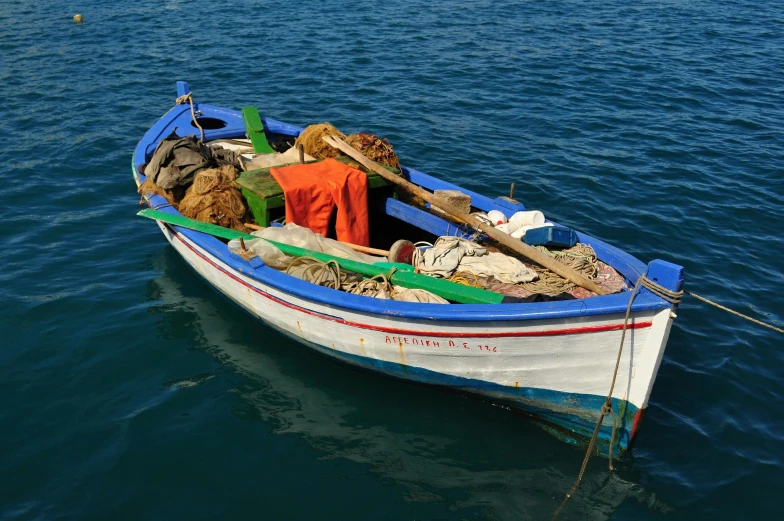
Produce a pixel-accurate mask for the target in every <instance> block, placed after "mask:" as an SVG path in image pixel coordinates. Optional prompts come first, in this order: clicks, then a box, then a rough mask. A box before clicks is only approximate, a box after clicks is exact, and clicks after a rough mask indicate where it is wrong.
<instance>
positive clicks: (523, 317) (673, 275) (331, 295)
mask: <svg viewBox="0 0 784 521" xmlns="http://www.w3.org/2000/svg"><path fill="white" fill-rule="evenodd" d="M195 108H196V110H197V112H200V113H201V115H202V116H206V117H212V118H219V119H222V120H223V121H226V122H227V125H226V127H224V128H222V129H218V130H206V131H205V139H206V140H214V139H221V138H242V137H244V135H245V128H244V125H243V123H242V116H241V113H240V112H239V111H236V110H231V109H226V108H222V107H216V106H213V105H207V104H201V103H200V104H197V105H196V106H195ZM262 120H263V123H264V125H265V127H266V128H267V129H268V130H269V131H271V132H273V133H278V134H285V135H291V136H296V135H298V134H299V133H300V132H301V131H302V128H301V127H297V126H294V125H290V124H287V123H282V122H280V121H276V120H273V119H269V118H262ZM182 128H186V129H187V131H185V132H182V131H179V129H182ZM175 129H176V130H178V134H179V135H182V136H185V135H189V134H192V133H195V132H198V129H196V128H195V127H194V126H193V125H192V124H191V114H190V107H189V106H188V105H176V106H175V107H173V108H172V109H171V110H169V111H168V112H167V113H166V114H165V115H164V116H163V117H162V118H161V119H160V120H159V121H158V122H156V123H155V124H154V125H153V126H152V127H151V128H150V130H148V131H147V132H146V133H145V135H144V136H143V137H142V139H141V140H140V141H139V143H138V145H137V146H136V149H135V150H134V155H133V160H132V170H133V175H134V178H135V179H136V180H137V182H139V183H141V182H143V181H144V179H145V177H144V176H143V175H142V174H140V173H138V169H139V167H140V165H142V164H143V163H145V162H146V161H147V160H148V158H149V156H150V155H151V154H152V152H153V151H154V149H155V147H156V146H157V143H158V142H159V141H160V140H161V139H163V138H164V137H166V136H168V135H169V134H170V133H171V132H172V131H173V130H175ZM403 170H404V172H405V173H406V174H407V175H408V176H409V178H410V179H411V180H412V181H413V182H416V183H417V184H420V185H421V186H423V187H424V188H427V189H430V190H434V189H436V188H439V189H444V188H445V189H457V190H461V191H463V192H464V193H467V194H469V195H471V198H472V205H474V206H475V207H477V208H481V209H482V210H484V211H489V210H493V209H496V210H499V211H502V212H504V213H506V214H510V213H512V211H513V210H512V209H510V208H509V205H508V203H507V204H496V202H494V200H493V199H490V198H489V197H486V196H483V195H481V194H476V193H474V192H472V191H470V190H466V189H464V188H461V187H459V186H456V185H453V184H451V183H448V182H446V181H443V180H440V179H437V178H434V177H431V176H429V175H427V174H424V173H422V172H419V171H417V170H414V169H410V168H406V167H403ZM148 202H149V204H150V206H151V207H153V208H158V209H160V210H161V211H164V212H168V213H173V214H178V212H177V211H176V210H175V209H174V208H173V207H171V205H169V203H168V202H167V201H166V200H165V199H164V198H163V197H161V196H159V195H154V196H152V197H150V198H149V199H148ZM171 228H172V229H173V230H174V231H175V232H176V233H178V234H181V235H182V236H184V237H186V238H188V239H190V240H191V241H192V242H194V243H195V244H197V245H198V246H199V247H201V248H202V249H203V250H205V251H206V252H207V253H208V254H209V255H211V256H213V257H214V258H215V259H216V260H219V261H220V262H222V263H223V264H225V265H227V266H228V267H230V268H232V269H234V270H236V271H238V272H240V273H242V274H244V275H246V276H248V277H250V278H253V279H255V280H258V281H259V282H262V283H264V284H267V285H269V286H271V287H274V288H276V289H278V290H281V291H284V292H286V293H289V294H291V295H294V296H297V297H300V298H304V299H307V300H308V301H311V302H315V303H321V304H325V305H328V306H332V307H337V308H342V309H346V310H352V311H359V312H363V313H369V314H372V315H385V316H391V317H401V318H406V319H414V320H423V321H448V322H484V321H527V320H543V319H563V318H570V317H586V316H595V315H614V314H623V313H625V312H626V307H627V305H628V299H629V295H628V292H623V293H618V294H614V295H605V296H601V297H593V298H589V299H578V300H568V301H560V302H541V303H527V304H502V305H487V304H461V305H459V306H457V305H453V306H436V305H432V304H419V303H412V302H399V301H389V300H379V299H374V298H370V297H363V296H359V295H352V294H349V293H344V292H340V291H335V290H333V289H328V288H323V287H320V286H316V287H314V285H313V284H311V283H308V282H304V281H302V280H299V279H296V278H294V277H291V276H289V275H286V274H284V273H281V272H279V271H277V270H275V269H272V268H269V267H267V266H264V265H261V266H259V267H256V268H253V267H251V265H250V264H249V263H248V262H247V261H245V260H243V259H241V258H239V257H236V256H234V255H232V254H231V253H230V252H229V250H228V247H227V246H226V244H224V243H223V242H221V241H220V240H218V239H216V238H215V237H212V236H210V235H206V234H204V233H201V232H197V231H194V230H189V229H185V228H181V227H177V226H174V227H171ZM578 236H579V238H580V241H582V242H585V243H587V244H590V245H591V246H593V248H594V250H595V251H596V253H597V255H598V256H599V258H600V259H602V260H603V261H605V262H607V263H608V264H610V265H611V266H613V267H614V268H615V269H616V270H618V271H619V272H620V273H621V274H622V275H623V276H624V277H626V278H627V279H628V280H629V281H631V282H636V280H637V279H638V278H639V276H640V275H642V274H644V273H646V272H648V270H649V268H653V266H654V264H656V271H657V273H659V274H660V276H661V278H662V280H660V281H659V283H660V284H662V285H664V286H665V287H668V289H673V290H677V289H680V285H681V284H682V268H681V267H680V266H676V265H672V264H669V263H666V262H663V261H653V262H652V263H651V265H649V266H646V265H645V264H644V263H643V262H641V261H640V260H638V259H637V258H635V257H633V256H632V255H630V254H628V253H626V252H624V251H622V250H620V249H618V248H616V247H614V246H611V245H609V244H607V243H605V242H603V241H600V240H598V239H596V238H593V237H591V236H589V235H586V234H583V233H580V232H578ZM669 307H671V305H670V304H669V303H668V302H666V301H664V300H663V299H661V298H659V297H657V296H656V295H654V294H653V293H650V292H649V291H647V290H645V289H641V291H640V293H639V295H638V296H637V297H636V298H635V301H634V304H633V306H632V311H633V312H644V311H653V310H659V309H664V308H669Z"/></svg>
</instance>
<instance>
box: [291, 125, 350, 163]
mask: <svg viewBox="0 0 784 521" xmlns="http://www.w3.org/2000/svg"><path fill="white" fill-rule="evenodd" d="M324 136H335V137H338V138H340V139H346V135H345V134H343V133H342V132H341V131H340V130H338V129H336V128H335V127H333V126H332V125H330V124H329V123H326V122H325V123H316V124H315V125H310V126H309V127H307V128H306V129H305V130H303V131H302V133H301V134H300V135H299V137H297V141H296V142H295V143H294V146H295V147H297V148H299V146H300V145H302V147H303V148H304V149H305V153H306V154H308V155H311V156H313V157H314V158H316V159H327V158H330V157H338V156H339V155H340V151H339V150H338V149H337V148H334V147H332V146H331V145H328V144H327V143H326V142H325V141H324V140H323V139H321V138H323V137H324Z"/></svg>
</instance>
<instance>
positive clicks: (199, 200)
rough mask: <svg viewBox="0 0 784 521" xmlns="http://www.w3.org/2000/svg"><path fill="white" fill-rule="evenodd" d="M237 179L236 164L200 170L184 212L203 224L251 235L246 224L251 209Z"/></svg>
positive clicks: (181, 208) (184, 201)
mask: <svg viewBox="0 0 784 521" xmlns="http://www.w3.org/2000/svg"><path fill="white" fill-rule="evenodd" d="M235 179H237V169H236V168H234V166H233V165H228V164H227V165H221V166H220V167H218V168H209V169H206V170H202V171H200V172H199V173H198V174H196V177H195V178H194V180H193V184H192V185H191V187H190V188H188V191H187V192H186V193H185V197H183V199H182V201H180V204H179V208H178V209H179V211H180V213H181V214H182V215H184V216H185V217H190V218H192V219H198V220H199V221H202V222H206V223H212V224H217V225H219V226H224V227H226V228H232V229H234V230H238V231H241V232H249V230H248V229H247V228H246V227H245V225H244V224H243V223H244V222H246V215H247V213H248V208H247V206H246V204H245V199H244V198H243V197H242V194H241V193H240V191H239V190H238V189H237V187H236V186H235V184H234V180H235Z"/></svg>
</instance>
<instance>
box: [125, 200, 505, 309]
mask: <svg viewBox="0 0 784 521" xmlns="http://www.w3.org/2000/svg"><path fill="white" fill-rule="evenodd" d="M138 215H140V216H142V217H147V218H148V219H155V220H156V221H162V222H165V223H168V224H173V225H175V226H182V227H183V228H190V229H192V230H196V231H199V232H203V233H206V234H208V235H212V236H214V237H220V238H222V239H229V240H232V239H239V238H243V239H245V240H251V239H258V238H259V237H256V236H255V235H251V234H248V233H242V232H238V231H236V230H231V229H229V228H224V227H222V226H218V225H216V224H210V223H205V222H201V221H197V220H196V219H190V218H188V217H184V216H182V215H177V214H171V213H166V212H161V211H160V210H153V209H145V210H142V211H140V212H139V213H138ZM262 240H266V241H267V242H269V243H270V244H273V245H274V246H276V247H277V248H278V249H280V251H282V252H283V253H285V254H286V255H291V256H293V257H313V258H315V259H318V260H320V261H322V262H328V261H335V262H337V263H338V265H340V267H341V268H342V269H345V270H348V271H353V272H355V273H359V274H360V275H364V276H366V277H375V276H376V275H387V276H388V277H389V281H390V282H392V283H393V284H398V285H400V286H403V287H404V288H410V289H424V290H427V291H430V292H432V293H434V294H436V295H438V296H440V297H442V298H445V299H447V300H451V301H453V302H460V303H463V304H500V303H501V302H502V301H503V300H504V295H501V294H500V293H493V292H492V291H487V290H484V289H480V288H473V287H471V286H464V285H462V284H456V283H454V282H450V281H448V280H443V279H436V278H433V277H429V276H427V275H421V274H419V273H414V272H413V271H402V270H403V269H413V267H412V266H408V265H401V264H395V263H389V262H382V263H378V264H366V263H364V262H357V261H354V260H350V259H344V258H342V257H334V256H332V255H327V254H325V253H321V252H317V251H312V250H306V249H305V248H298V247H296V246H291V245H290V244H284V243H281V242H276V241H270V240H268V239H262ZM392 267H395V268H397V270H395V271H393V270H392V269H391V268H392Z"/></svg>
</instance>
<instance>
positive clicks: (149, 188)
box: [139, 177, 185, 208]
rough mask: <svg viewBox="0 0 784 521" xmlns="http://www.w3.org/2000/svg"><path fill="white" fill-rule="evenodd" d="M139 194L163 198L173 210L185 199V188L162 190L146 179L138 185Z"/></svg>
mask: <svg viewBox="0 0 784 521" xmlns="http://www.w3.org/2000/svg"><path fill="white" fill-rule="evenodd" d="M139 193H140V194H142V195H144V194H157V195H161V196H163V197H164V198H165V199H166V200H167V201H169V204H170V205H172V206H173V207H174V208H177V205H179V204H180V201H182V198H183V197H185V187H184V186H175V187H174V188H173V189H172V190H164V189H163V188H161V187H160V186H158V185H156V184H155V183H153V182H152V180H151V179H150V178H149V177H148V178H147V179H145V180H144V182H143V183H142V184H141V185H139Z"/></svg>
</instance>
